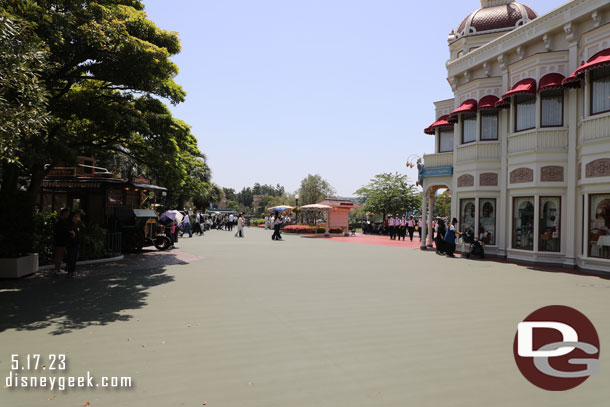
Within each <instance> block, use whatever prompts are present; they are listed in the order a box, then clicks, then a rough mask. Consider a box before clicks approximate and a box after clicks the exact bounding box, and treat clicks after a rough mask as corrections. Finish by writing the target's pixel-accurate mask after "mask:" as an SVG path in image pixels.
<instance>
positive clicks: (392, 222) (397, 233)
mask: <svg viewBox="0 0 610 407" xmlns="http://www.w3.org/2000/svg"><path fill="white" fill-rule="evenodd" d="M387 225H388V234H389V236H390V240H400V239H401V238H402V240H403V241H404V240H405V238H406V236H407V233H408V234H409V240H410V241H411V242H412V241H413V234H414V233H415V231H417V233H418V235H419V236H418V237H419V239H420V240H421V226H422V223H421V219H415V218H414V217H413V215H411V216H409V219H407V217H406V216H403V217H402V218H399V216H398V215H395V216H394V217H392V215H388V221H387Z"/></svg>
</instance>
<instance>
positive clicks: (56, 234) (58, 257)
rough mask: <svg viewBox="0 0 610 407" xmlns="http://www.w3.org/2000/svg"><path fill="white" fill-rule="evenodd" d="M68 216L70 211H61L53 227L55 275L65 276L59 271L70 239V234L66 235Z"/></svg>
mask: <svg viewBox="0 0 610 407" xmlns="http://www.w3.org/2000/svg"><path fill="white" fill-rule="evenodd" d="M69 215H70V211H69V210H68V209H66V208H64V209H62V210H61V212H60V213H59V219H57V222H55V226H54V227H53V241H54V244H55V258H54V259H53V260H54V261H53V263H54V264H55V274H65V272H62V271H61V263H62V261H63V259H64V256H65V255H66V250H67V248H66V246H67V244H68V238H69V237H70V234H69V233H68V227H69V220H68V216H69Z"/></svg>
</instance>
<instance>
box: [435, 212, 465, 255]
mask: <svg viewBox="0 0 610 407" xmlns="http://www.w3.org/2000/svg"><path fill="white" fill-rule="evenodd" d="M457 224H458V220H457V219H456V218H453V219H452V220H451V223H449V225H445V220H444V219H442V218H436V219H435V221H434V230H433V232H432V233H433V236H432V239H433V240H434V244H435V246H436V254H438V255H447V257H455V254H454V253H455V249H456V243H455V241H456V239H457V237H458V236H460V235H461V234H462V233H461V232H460V231H459V230H457Z"/></svg>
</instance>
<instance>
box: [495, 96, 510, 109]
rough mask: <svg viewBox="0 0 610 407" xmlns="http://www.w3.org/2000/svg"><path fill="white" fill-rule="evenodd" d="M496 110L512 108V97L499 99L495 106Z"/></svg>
mask: <svg viewBox="0 0 610 407" xmlns="http://www.w3.org/2000/svg"><path fill="white" fill-rule="evenodd" d="M495 107H496V109H508V108H509V107H510V97H509V98H508V99H504V98H502V99H499V100H498V101H497V102H496V105H495Z"/></svg>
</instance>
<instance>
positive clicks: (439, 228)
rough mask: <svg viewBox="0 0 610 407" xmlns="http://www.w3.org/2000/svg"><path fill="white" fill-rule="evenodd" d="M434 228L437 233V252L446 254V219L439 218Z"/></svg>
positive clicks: (435, 239) (435, 240)
mask: <svg viewBox="0 0 610 407" xmlns="http://www.w3.org/2000/svg"><path fill="white" fill-rule="evenodd" d="M434 229H435V230H434V231H435V234H436V237H435V238H434V242H435V243H436V254H441V255H442V254H445V233H447V228H446V227H445V221H444V220H442V219H441V218H437V219H436V225H435V226H434Z"/></svg>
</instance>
